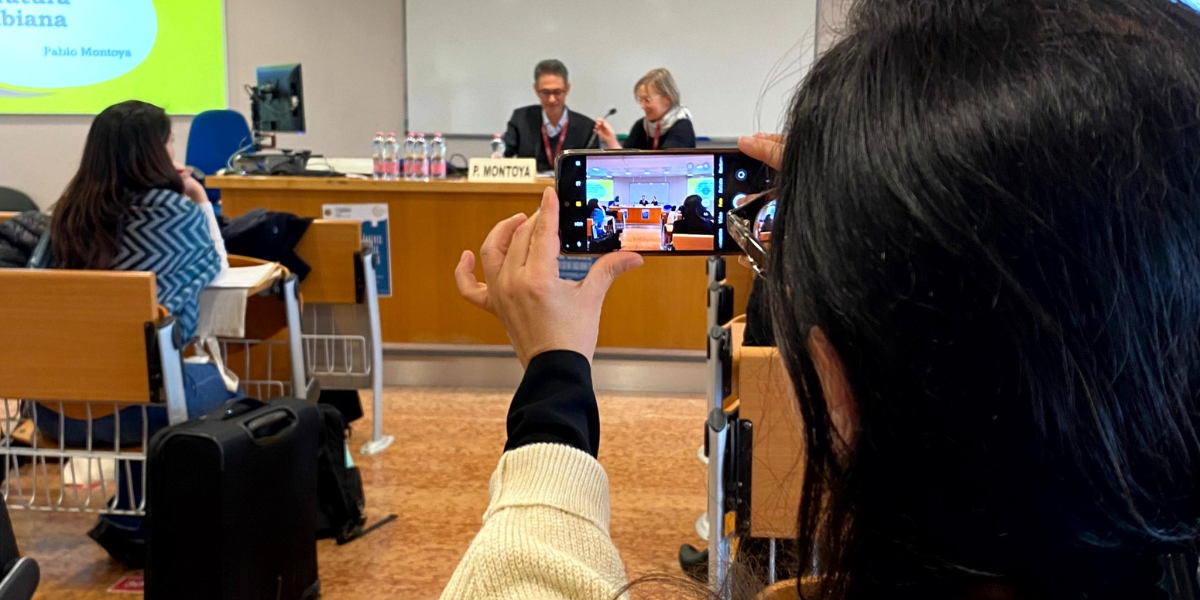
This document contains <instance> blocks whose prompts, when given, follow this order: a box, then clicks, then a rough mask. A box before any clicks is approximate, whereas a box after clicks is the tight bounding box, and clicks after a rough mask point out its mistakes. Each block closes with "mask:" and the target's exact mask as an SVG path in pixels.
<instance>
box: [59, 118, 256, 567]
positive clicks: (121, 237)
mask: <svg viewBox="0 0 1200 600" xmlns="http://www.w3.org/2000/svg"><path fill="white" fill-rule="evenodd" d="M171 140H172V134H171V120H170V119H169V118H167V114H166V113H165V112H164V111H163V110H162V109H161V108H158V107H157V106H154V105H151V104H146V103H144V102H138V101H129V102H124V103H121V104H117V105H115V106H111V107H109V108H108V109H106V110H105V111H104V112H102V113H100V115H99V116H97V117H96V119H95V121H93V122H92V127H91V130H90V131H89V132H88V137H87V142H86V145H85V146H84V149H83V157H82V159H81V161H80V167H79V171H78V172H77V173H76V174H75V176H74V178H72V179H71V182H70V184H68V186H67V188H66V190H65V191H64V192H63V195H62V197H61V198H60V199H59V201H58V204H57V205H56V206H55V208H54V214H53V217H52V220H51V224H50V232H49V234H50V248H51V250H52V257H51V258H50V261H51V264H52V266H54V267H56V268H63V269H93V270H115V271H152V272H154V274H155V277H156V279H157V285H158V302H159V304H161V305H162V306H163V307H165V308H166V309H167V310H168V311H169V312H170V313H171V315H173V316H174V317H176V318H177V319H178V320H179V325H180V328H181V330H182V333H183V337H184V339H190V338H191V337H192V334H193V332H194V331H195V329H196V321H197V316H198V311H199V295H200V291H201V290H202V289H204V287H205V286H206V285H208V283H209V282H211V281H212V280H213V278H215V277H216V276H217V274H218V273H219V272H220V271H221V269H222V267H223V264H224V265H227V262H224V263H223V258H222V256H221V254H220V253H219V252H218V249H217V246H216V244H215V243H214V241H213V238H212V237H211V229H210V224H209V220H208V219H207V218H206V215H207V214H208V213H210V212H211V206H207V205H209V201H208V196H207V195H206V194H205V193H204V189H203V188H202V187H201V186H200V184H199V183H197V182H196V181H195V180H194V179H193V178H192V177H191V176H190V174H189V173H187V172H186V171H181V170H180V169H178V168H177V166H176V165H175V164H174V161H173V149H172V145H171ZM206 206H207V208H206ZM183 367H184V371H183V377H184V384H185V390H184V391H185V395H186V399H187V406H188V416H190V417H195V416H199V415H202V414H205V413H208V412H210V411H212V410H213V409H215V408H217V407H218V406H219V405H220V404H221V403H222V402H224V401H226V400H228V399H229V398H231V397H232V396H233V394H231V393H230V392H229V390H227V389H226V386H225V382H224V380H223V379H222V378H221V376H220V373H219V372H218V371H217V368H216V367H215V366H213V365H211V364H195V363H190V362H189V363H185V364H184V366H183ZM37 411H38V423H39V426H40V427H41V429H42V433H44V434H47V435H51V436H56V435H58V419H59V415H58V414H57V413H56V412H54V411H52V410H50V409H48V408H45V407H43V406H41V405H38V406H37ZM118 417H119V419H120V431H121V443H122V444H129V445H138V444H141V441H142V431H141V429H142V426H143V424H142V419H141V408H138V407H131V408H127V409H125V410H123V411H121V412H120V413H118V414H117V415H110V416H107V417H103V418H97V419H95V420H94V423H93V436H94V441H95V442H96V443H98V444H112V443H113V442H114V439H115V431H114V430H115V429H116V425H115V423H116V419H117V418H118ZM147 421H148V423H146V424H145V425H146V427H148V428H149V429H150V432H151V433H153V432H154V431H156V430H158V429H161V428H163V427H165V426H166V425H167V414H166V407H165V406H164V407H151V408H150V409H148V414H147ZM65 437H66V439H65V440H63V441H65V442H66V443H67V444H72V445H82V444H84V443H86V441H87V422H86V421H83V420H76V419H70V418H66V419H65ZM133 466H134V468H133V471H134V473H133V475H132V479H133V482H134V485H133V487H134V494H133V497H130V495H129V494H128V493H127V489H128V488H127V486H126V485H125V483H124V482H123V478H124V470H122V472H121V474H120V477H121V478H122V480H119V481H118V489H119V490H120V499H119V504H118V508H130V507H133V506H136V504H137V503H138V502H140V500H141V493H142V491H141V489H140V488H141V464H140V463H133ZM89 535H91V536H92V538H93V539H95V540H96V541H97V542H99V543H100V545H101V546H103V547H104V549H105V550H107V551H108V552H109V554H110V555H112V556H113V557H114V558H116V559H118V560H121V561H123V562H126V563H127V564H130V565H131V566H136V565H138V564H140V563H141V562H142V560H143V557H144V551H145V550H144V532H143V530H142V522H141V518H138V517H101V519H100V523H99V524H98V525H97V526H96V527H95V528H94V529H93V530H92V531H91V533H90V534H89Z"/></svg>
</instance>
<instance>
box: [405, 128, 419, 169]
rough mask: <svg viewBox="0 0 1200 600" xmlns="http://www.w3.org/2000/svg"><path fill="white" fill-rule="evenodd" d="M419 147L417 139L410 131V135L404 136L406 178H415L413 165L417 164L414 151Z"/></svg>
mask: <svg viewBox="0 0 1200 600" xmlns="http://www.w3.org/2000/svg"><path fill="white" fill-rule="evenodd" d="M416 148H417V139H416V137H415V136H414V135H413V133H412V132H411V131H410V132H408V136H407V137H406V138H404V179H412V178H413V167H414V166H416V164H417V161H416V155H415V154H414V152H415V151H416Z"/></svg>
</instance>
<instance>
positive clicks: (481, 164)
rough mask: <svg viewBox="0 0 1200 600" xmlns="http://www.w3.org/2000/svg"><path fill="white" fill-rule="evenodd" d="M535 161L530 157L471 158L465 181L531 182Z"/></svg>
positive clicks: (534, 173)
mask: <svg viewBox="0 0 1200 600" xmlns="http://www.w3.org/2000/svg"><path fill="white" fill-rule="evenodd" d="M536 179H537V161H536V160H534V159H532V158H472V159H471V160H470V162H469V163H468V165H467V181H471V182H487V183H533V182H534V181H535V180H536Z"/></svg>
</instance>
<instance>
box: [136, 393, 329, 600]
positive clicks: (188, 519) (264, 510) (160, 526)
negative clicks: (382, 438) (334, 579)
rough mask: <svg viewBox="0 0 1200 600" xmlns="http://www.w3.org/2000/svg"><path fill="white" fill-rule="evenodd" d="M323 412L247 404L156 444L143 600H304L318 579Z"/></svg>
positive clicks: (231, 405) (294, 404)
mask: <svg viewBox="0 0 1200 600" xmlns="http://www.w3.org/2000/svg"><path fill="white" fill-rule="evenodd" d="M320 428H321V416H320V412H319V411H318V409H317V405H316V404H314V403H312V402H308V401H305V400H300V399H295V398H281V399H276V400H272V401H270V402H268V403H265V404H264V403H262V402H259V401H258V400H252V399H248V398H242V399H237V400H231V401H230V402H228V403H226V404H225V405H223V406H222V407H221V408H220V409H218V410H216V411H213V412H212V413H209V414H208V415H205V416H203V417H200V418H198V419H192V420H190V421H187V422H185V423H180V424H178V425H174V426H171V427H168V428H166V429H164V430H162V431H160V432H159V433H158V434H156V435H155V436H154V438H153V439H152V440H151V442H150V448H149V451H148V452H147V461H148V465H147V472H146V475H147V483H146V488H147V501H146V599H147V600H165V599H168V598H169V599H171V600H191V599H194V600H201V599H204V600H217V599H223V600H225V599H228V600H235V599H236V600H243V599H244V600H301V599H306V598H314V597H316V596H317V595H318V594H319V592H320V582H319V580H318V579H317V550H316V529H317V445H318V438H319V436H320Z"/></svg>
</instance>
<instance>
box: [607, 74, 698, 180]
mask: <svg viewBox="0 0 1200 600" xmlns="http://www.w3.org/2000/svg"><path fill="white" fill-rule="evenodd" d="M633 93H634V96H636V97H637V101H638V105H639V106H641V108H642V112H643V113H645V115H646V116H645V117H643V118H641V119H638V121H637V123H634V124H633V128H632V129H630V130H629V137H627V138H625V145H624V146H622V145H621V142H619V141H617V134H616V132H615V131H613V128H612V125H610V124H609V123H608V121H606V120H604V119H597V120H596V127H595V131H596V135H597V136H598V137H599V138H600V139H601V140H603V141H604V145H605V147H607V148H609V149H611V150H615V149H619V148H626V149H629V150H665V149H667V148H695V147H696V130H695V129H694V128H692V113H691V112H688V109H686V108H684V107H683V105H682V104H680V99H679V86H677V85H675V78H674V77H672V76H671V72H670V71H668V70H666V69H654V70H653V71H650V72H649V73H646V74H645V75H644V76H643V77H642V78H641V79H639V80H638V82H637V85H635V86H633ZM642 199H643V200H645V198H644V197H643V198H642Z"/></svg>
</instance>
